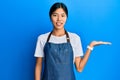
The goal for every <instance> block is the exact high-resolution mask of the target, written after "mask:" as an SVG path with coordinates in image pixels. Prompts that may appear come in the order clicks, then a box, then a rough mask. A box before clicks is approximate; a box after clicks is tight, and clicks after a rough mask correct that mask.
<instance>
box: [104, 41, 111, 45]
mask: <svg viewBox="0 0 120 80" xmlns="http://www.w3.org/2000/svg"><path fill="white" fill-rule="evenodd" d="M103 44H109V45H111V44H112V43H111V42H103Z"/></svg>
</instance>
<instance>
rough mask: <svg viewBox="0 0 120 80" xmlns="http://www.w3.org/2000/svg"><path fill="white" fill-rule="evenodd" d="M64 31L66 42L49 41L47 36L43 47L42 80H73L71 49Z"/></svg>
mask: <svg viewBox="0 0 120 80" xmlns="http://www.w3.org/2000/svg"><path fill="white" fill-rule="evenodd" d="M65 33H66V39H67V43H60V44H56V43H50V42H49V39H50V36H51V34H52V32H51V33H50V34H49V36H48V38H47V42H46V44H45V47H44V53H45V57H44V58H45V59H44V72H43V77H42V80H75V75H74V70H73V50H72V46H71V44H70V39H69V35H68V33H67V32H66V31H65Z"/></svg>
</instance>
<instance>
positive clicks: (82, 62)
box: [75, 41, 111, 72]
mask: <svg viewBox="0 0 120 80" xmlns="http://www.w3.org/2000/svg"><path fill="white" fill-rule="evenodd" d="M101 44H111V43H110V42H103V41H93V42H91V43H90V45H89V48H88V49H87V51H86V53H85V55H84V57H83V58H81V57H76V58H75V65H76V69H77V71H79V72H82V70H83V68H84V66H85V64H86V62H87V60H88V58H89V56H90V53H91V50H92V48H93V47H94V46H97V45H101Z"/></svg>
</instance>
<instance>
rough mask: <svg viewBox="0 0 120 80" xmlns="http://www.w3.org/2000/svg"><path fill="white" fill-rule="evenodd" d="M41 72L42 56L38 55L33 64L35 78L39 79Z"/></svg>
mask: <svg viewBox="0 0 120 80" xmlns="http://www.w3.org/2000/svg"><path fill="white" fill-rule="evenodd" d="M41 72H42V57H38V58H37V60H36V66H35V80H40V78H41V76H40V75H41Z"/></svg>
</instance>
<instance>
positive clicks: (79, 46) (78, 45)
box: [74, 35, 83, 57]
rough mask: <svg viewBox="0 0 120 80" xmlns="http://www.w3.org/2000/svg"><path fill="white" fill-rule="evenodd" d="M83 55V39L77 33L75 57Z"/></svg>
mask: <svg viewBox="0 0 120 80" xmlns="http://www.w3.org/2000/svg"><path fill="white" fill-rule="evenodd" d="M79 56H83V49H82V43H81V39H80V37H79V36H78V35H76V38H75V43H74V57H79Z"/></svg>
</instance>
